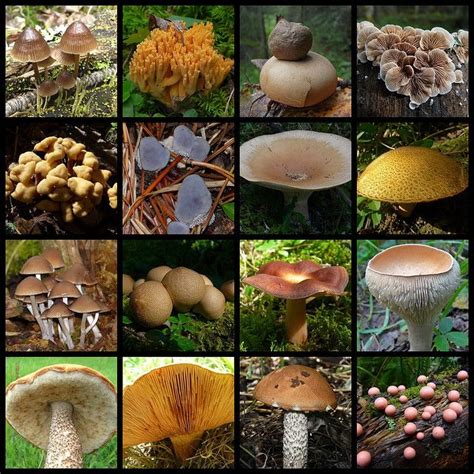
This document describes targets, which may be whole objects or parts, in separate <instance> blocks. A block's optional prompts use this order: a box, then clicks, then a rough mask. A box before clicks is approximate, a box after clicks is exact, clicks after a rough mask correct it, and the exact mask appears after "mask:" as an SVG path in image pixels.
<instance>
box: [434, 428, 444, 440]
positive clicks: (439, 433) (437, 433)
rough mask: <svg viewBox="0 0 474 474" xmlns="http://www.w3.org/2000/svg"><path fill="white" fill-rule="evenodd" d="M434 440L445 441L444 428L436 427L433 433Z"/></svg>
mask: <svg viewBox="0 0 474 474" xmlns="http://www.w3.org/2000/svg"><path fill="white" fill-rule="evenodd" d="M431 434H432V435H433V438H434V439H443V438H444V428H442V427H441V426H435V427H434V428H433V431H432V433H431Z"/></svg>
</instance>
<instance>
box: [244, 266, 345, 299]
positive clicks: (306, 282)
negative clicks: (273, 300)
mask: <svg viewBox="0 0 474 474" xmlns="http://www.w3.org/2000/svg"><path fill="white" fill-rule="evenodd" d="M243 282H244V283H246V284H247V285H251V286H254V287H255V288H258V289H259V290H261V291H263V292H265V293H268V294H270V295H272V296H276V297H277V298H285V299H303V298H309V297H310V296H313V295H316V294H328V295H336V296H337V295H342V294H343V293H344V288H345V287H346V286H347V283H348V282H349V276H348V274H347V270H346V269H345V268H344V267H339V266H334V267H331V266H330V267H324V266H322V265H318V264H317V263H315V262H312V261H309V260H304V261H302V262H298V263H296V264H292V263H287V262H280V261H276V262H270V263H266V264H265V265H263V266H262V267H261V268H260V270H259V271H258V273H257V274H256V275H254V276H251V277H248V278H245V279H244V281H243Z"/></svg>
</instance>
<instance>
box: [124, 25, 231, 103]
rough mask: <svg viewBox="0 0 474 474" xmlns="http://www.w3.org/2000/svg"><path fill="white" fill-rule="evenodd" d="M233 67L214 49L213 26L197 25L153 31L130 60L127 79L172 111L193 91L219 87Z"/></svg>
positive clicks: (204, 90)
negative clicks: (182, 29)
mask: <svg viewBox="0 0 474 474" xmlns="http://www.w3.org/2000/svg"><path fill="white" fill-rule="evenodd" d="M233 65H234V61H233V60H232V59H226V58H224V57H223V56H222V55H220V54H218V53H217V51H216V50H215V49H214V33H213V27H212V23H206V24H204V23H197V24H194V25H193V26H192V27H191V28H190V29H189V30H185V31H180V30H179V29H177V28H168V29H167V30H161V29H154V30H153V31H152V32H151V33H150V35H149V36H148V38H147V39H145V41H143V42H142V43H140V44H139V45H138V47H137V49H136V51H135V53H134V55H133V57H132V60H131V62H130V78H131V79H132V81H133V82H134V83H135V84H137V86H138V87H139V89H140V90H141V91H142V92H146V93H149V94H151V95H152V96H153V97H156V98H157V99H158V100H160V101H161V102H163V103H164V104H165V105H167V106H169V107H173V106H175V105H176V103H178V102H181V101H183V100H184V99H186V98H187V97H189V96H190V95H192V94H194V93H195V92H196V91H201V92H204V93H207V92H209V91H210V90H212V89H214V88H216V87H218V86H219V85H220V84H221V83H222V82H223V81H224V79H225V78H226V76H227V75H228V74H229V72H230V70H231V69H232V66H233Z"/></svg>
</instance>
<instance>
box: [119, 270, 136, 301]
mask: <svg viewBox="0 0 474 474" xmlns="http://www.w3.org/2000/svg"><path fill="white" fill-rule="evenodd" d="M134 285H135V281H134V279H133V278H132V277H131V276H130V275H126V274H125V273H124V274H123V275H122V295H125V296H128V295H129V294H130V293H131V292H132V291H133V288H134Z"/></svg>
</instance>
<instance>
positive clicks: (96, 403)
mask: <svg viewBox="0 0 474 474" xmlns="http://www.w3.org/2000/svg"><path fill="white" fill-rule="evenodd" d="M5 398H6V405H5V407H6V408H5V410H6V418H7V421H8V423H10V425H11V426H12V427H13V428H14V429H15V430H16V431H17V432H18V433H19V434H20V435H21V436H23V438H25V439H26V440H28V441H29V442H30V443H31V444H33V445H35V446H37V447H38V448H41V449H44V450H45V451H47V453H46V462H45V466H44V467H45V468H82V455H83V453H91V452H93V451H95V450H96V449H99V448H100V447H101V446H103V445H104V444H105V443H107V442H108V441H109V440H110V439H111V438H112V436H113V435H114V434H115V430H116V424H117V395H116V392H115V387H114V386H113V384H112V383H111V382H110V381H109V380H108V379H107V378H105V377H104V376H103V375H102V374H101V373H100V372H97V371H96V370H93V369H90V368H89V367H83V366H82V365H74V364H59V365H51V366H48V367H44V368H42V369H39V370H37V371H36V372H33V373H32V374H29V375H26V376H24V377H21V378H19V379H17V380H15V381H14V382H12V383H11V384H10V385H8V387H7V390H6V395H5Z"/></svg>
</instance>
